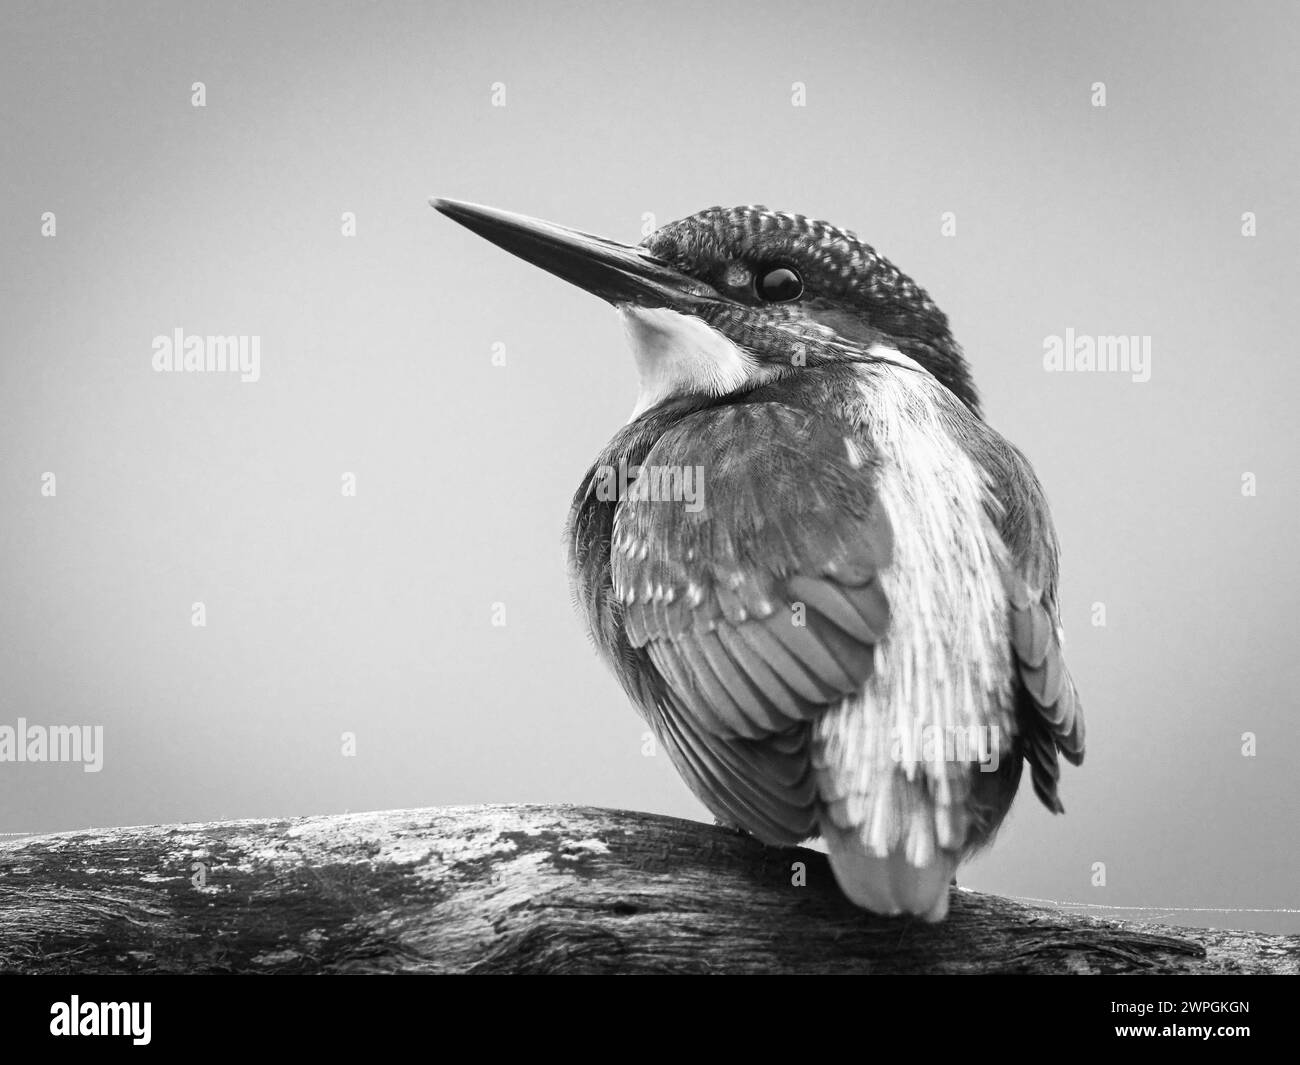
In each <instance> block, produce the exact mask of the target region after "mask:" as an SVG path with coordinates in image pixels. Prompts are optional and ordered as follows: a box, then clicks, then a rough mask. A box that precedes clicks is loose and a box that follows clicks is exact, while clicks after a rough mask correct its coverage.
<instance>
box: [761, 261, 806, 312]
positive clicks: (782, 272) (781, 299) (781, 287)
mask: <svg viewBox="0 0 1300 1065" xmlns="http://www.w3.org/2000/svg"><path fill="white" fill-rule="evenodd" d="M757 278H758V285H757V287H758V294H759V296H760V297H762V298H763V299H765V300H767V302H768V303H788V302H789V301H790V300H797V299H798V298H799V297H800V296H802V295H803V278H802V277H800V276H799V275H798V274H797V273H795V271H793V270H791V269H790V267H788V266H769V267H766V268H765V269H762V270H759V271H758V273H757Z"/></svg>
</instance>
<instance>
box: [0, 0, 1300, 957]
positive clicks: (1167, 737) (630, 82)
mask: <svg viewBox="0 0 1300 1065" xmlns="http://www.w3.org/2000/svg"><path fill="white" fill-rule="evenodd" d="M1296 54H1300V16H1298V15H1297V9H1296V8H1295V6H1294V5H1292V4H1286V3H1278V4H1251V3H1234V4H1231V5H1228V4H1224V5H1203V6H1198V5H1196V4H1173V3H1164V4H1159V3H1157V4H1142V5H1130V4H1126V3H1125V4H1118V3H1117V4H1075V3H1071V4H1064V3H1062V4H1052V3H1041V2H1033V3H1029V2H1026V3H1019V4H1016V3H1010V4H1000V5H992V4H978V3H976V4H968V3H951V4H949V3H932V4H916V3H901V2H900V3H879V4H818V3H809V4H795V5H791V4H785V3H773V2H759V0H747V2H745V3H740V4H727V3H714V4H709V5H699V4H671V3H669V4H663V3H658V4H654V5H648V4H647V5H641V4H614V5H594V4H592V5H586V4H565V5H545V6H542V5H538V7H537V8H536V9H535V10H533V9H526V8H525V7H524V5H519V4H504V3H465V4H451V3H435V4H391V3H375V4H317V3H312V4H276V5H261V4H234V5H229V4H220V5H216V4H212V5H209V4H176V3H166V4H122V5H107V4H67V5H58V6H55V5H47V4H31V5H24V4H17V3H14V2H12V0H10V2H8V3H6V4H5V5H4V9H3V13H0V108H2V109H3V110H2V112H0V178H2V184H3V188H4V190H5V195H4V197H3V200H2V201H0V298H2V301H3V304H2V306H3V315H2V316H0V345H2V347H0V678H3V683H2V684H0V724H13V723H14V722H15V721H16V719H17V718H18V717H20V716H23V717H26V718H27V719H29V720H30V721H32V722H33V723H42V724H92V725H93V724H98V725H102V726H103V727H104V729H105V761H104V768H103V771H102V772H100V773H97V774H92V773H83V772H82V771H81V769H80V767H78V766H75V765H33V764H21V765H15V764H11V763H4V764H0V832H24V831H51V830H58V829H67V828H80V827H85V826H88V825H95V826H102V825H120V824H138V823H152V822H174V821H192V820H207V819H213V818H234V817H257V816H281V815H297V814H314V813H328V812H334V811H342V810H345V809H350V810H353V811H357V810H365V809H380V808H390V807H410V806H427V805H443V804H459V803H478V802H489V801H491V802H521V801H538V802H576V803H587V804H593V805H607V806H615V807H627V808H635V809H644V810H653V811H659V812H664V813H672V814H679V815H682V816H687V817H703V816H705V814H704V811H703V809H702V807H700V806H699V805H698V804H697V803H696V802H695V801H694V799H693V798H692V797H691V796H690V795H689V793H688V792H687V791H686V789H685V787H684V785H682V784H681V783H679V781H678V780H677V777H676V775H675V774H674V772H673V770H672V767H671V765H670V764H669V761H668V759H667V757H666V756H664V755H663V754H662V753H661V754H660V755H659V756H658V757H652V758H647V757H644V756H643V755H642V753H641V733H642V731H643V726H642V723H641V721H640V719H639V718H638V717H637V716H636V715H635V714H634V712H633V711H632V710H631V708H630V707H629V706H628V705H627V703H626V701H625V699H624V697H623V695H622V693H621V691H620V690H619V689H618V688H617V686H616V685H615V683H614V681H613V680H612V678H611V677H610V676H609V675H607V673H606V672H605V670H604V668H603V667H602V666H601V664H600V663H599V662H598V661H597V660H596V658H595V656H594V654H593V652H592V651H591V650H590V649H589V647H588V644H587V641H586V638H585V636H584V633H583V630H582V628H581V625H580V623H579V621H578V619H577V617H576V616H575V615H574V613H573V611H572V610H571V607H570V603H569V595H568V591H567V587H566V578H565V572H564V566H563V562H562V550H561V531H562V527H563V522H564V518H565V514H566V511H567V506H568V501H569V498H570V496H571V494H572V492H573V490H574V488H575V487H576V485H577V482H578V479H579V477H580V475H581V474H582V472H583V471H584V469H585V468H586V465H587V464H588V463H589V461H590V460H591V458H592V457H593V456H594V455H595V453H596V451H597V449H598V448H599V447H600V445H601V444H602V443H603V442H604V441H605V440H606V439H607V438H608V437H609V436H610V435H612V433H613V432H614V431H615V430H616V428H617V427H618V426H619V425H620V424H622V422H623V421H624V420H625V418H626V416H627V413H628V411H629V410H630V409H631V405H632V401H633V396H634V377H633V371H632V366H631V360H630V358H629V357H628V356H627V354H626V352H625V351H624V348H623V342H622V338H621V335H620V332H619V328H618V323H617V320H616V319H615V316H614V315H613V313H612V312H610V311H609V309H608V308H606V307H605V306H604V305H603V304H601V303H599V302H598V301H596V300H594V299H592V298H590V297H587V296H585V295H584V294H582V293H581V292H579V291H577V290H575V289H570V288H569V287H567V286H565V285H564V284H562V283H561V282H559V281H557V280H555V279H552V278H549V277H547V276H545V275H543V274H541V273H540V272H539V271H536V270H534V269H533V268H531V267H529V266H527V265H525V264H523V263H521V262H519V261H517V260H514V259H512V258H510V257H508V256H507V255H505V254H504V253H502V252H499V251H498V250H497V249H494V248H492V247H491V246H489V245H488V244H486V243H485V242H483V241H481V240H479V239H477V238H475V237H473V236H472V235H471V234H469V233H467V232H465V231H463V230H461V229H459V228H458V227H456V226H455V225H453V224H452V223H451V222H449V221H448V220H446V219H444V218H441V217H439V216H438V215H436V214H435V213H434V212H433V211H432V210H431V209H430V208H429V207H428V206H427V205H426V202H425V201H426V198H427V197H428V196H430V195H441V196H450V197H456V198H462V199H470V200H475V201H478V202H482V203H488V204H493V205H496V206H501V207H506V208H509V209H513V210H518V211H523V212H525V213H528V214H533V215H538V216H541V217H545V218H550V219H553V220H555V221H558V222H562V223H566V224H570V225H575V226H578V227H579V228H582V229H586V230H589V231H592V232H598V233H603V234H606V235H608V236H611V237H614V238H617V239H623V240H628V241H635V240H638V239H640V235H641V227H642V224H643V215H645V214H646V213H651V214H653V215H654V216H655V218H656V219H657V220H658V222H659V223H661V224H662V223H664V222H667V221H669V220H671V219H674V218H678V217H681V216H683V215H686V214H689V213H692V212H694V211H696V210H699V209H701V208H703V207H707V206H710V205H712V204H715V203H720V204H728V205H729V204H735V203H756V202H757V203H766V204H768V205H769V206H772V207H776V208H780V209H785V210H794V211H800V212H803V213H806V214H811V215H814V216H817V217H821V218H825V219H827V220H829V221H831V222H833V223H835V224H838V225H842V226H845V227H847V228H850V229H853V230H855V231H857V232H858V233H859V234H860V235H861V236H862V237H863V238H864V239H866V240H867V241H869V242H870V243H872V244H873V245H875V246H876V247H877V248H878V249H880V251H881V252H883V253H884V254H885V255H887V256H889V257H890V258H891V259H892V260H893V261H894V262H895V263H897V264H898V265H899V266H900V267H901V268H902V269H903V270H904V271H906V272H907V273H909V274H910V275H911V276H912V277H914V278H915V279H916V280H917V281H918V282H919V283H920V284H921V285H923V286H925V287H926V288H927V289H928V290H929V291H930V293H931V294H932V295H933V296H934V298H935V299H936V300H937V301H938V303H939V304H940V305H941V306H942V307H944V309H945V310H946V311H947V312H948V314H949V315H950V317H951V319H952V321H953V325H954V328H955V331H956V334H957V336H958V338H959V339H960V340H961V342H962V343H963V344H964V346H965V348H966V351H967V354H968V355H969V357H970V359H971V362H972V364H973V366H974V369H975V374H976V379H977V381H978V383H979V385H980V387H981V389H982V392H983V395H984V397H985V403H986V410H987V413H988V417H989V420H990V421H991V422H992V423H993V424H994V425H995V426H996V427H997V428H998V429H999V430H1000V431H1002V432H1003V433H1004V434H1006V435H1007V436H1008V437H1010V438H1011V439H1012V440H1013V441H1015V442H1016V443H1018V444H1019V445H1020V446H1021V447H1022V448H1023V450H1024V451H1025V452H1026V453H1027V454H1028V455H1029V457H1030V458H1031V460H1032V461H1033V462H1034V464H1035V465H1036V467H1037V469H1038V471H1039V474H1040V476H1041V477H1042V479H1043V481H1044V483H1045V485H1046V487H1047V490H1048V494H1049V496H1050V498H1051V500H1052V503H1053V507H1054V511H1055V515H1056V520H1057V524H1058V528H1059V531H1060V535H1061V541H1062V548H1063V587H1062V596H1063V611H1064V620H1065V626H1066V630H1067V634H1068V638H1069V645H1068V646H1069V657H1070V662H1071V666H1072V669H1073V671H1074V673H1075V676H1076V679H1077V681H1078V684H1079V687H1080V690H1081V692H1082V694H1083V698H1084V704H1085V707H1086V708H1087V714H1088V723H1089V741H1090V750H1089V757H1088V762H1087V763H1086V765H1085V766H1084V767H1083V769H1082V770H1073V769H1069V768H1067V769H1066V770H1065V779H1064V782H1063V789H1062V794H1063V797H1064V801H1065V803H1066V806H1067V809H1068V810H1069V813H1068V815H1067V816H1066V817H1064V818H1052V817H1051V816H1050V815H1048V814H1047V813H1046V812H1045V811H1044V810H1043V809H1042V808H1041V807H1040V806H1039V805H1038V804H1037V803H1036V801H1034V799H1033V796H1032V794H1031V793H1030V791H1029V789H1028V788H1027V787H1026V789H1025V793H1024V794H1023V795H1022V797H1021V800H1020V802H1019V803H1018V804H1017V808H1016V811H1015V812H1014V813H1013V815H1012V817H1011V819H1010V821H1009V823H1008V825H1007V826H1006V828H1005V829H1004V830H1003V833H1002V837H1001V839H1000V841H999V842H998V844H997V845H996V846H995V847H994V848H993V849H992V851H991V852H990V853H989V854H988V855H987V856H986V857H984V858H982V859H980V860H979V861H978V862H977V863H976V864H974V865H973V866H971V867H968V868H967V870H966V871H965V872H964V874H963V877H962V879H963V882H964V883H965V884H966V885H968V886H972V887H977V888H980V889H985V890H991V891H998V892H1002V893H1007V894H1013V895H1021V896H1031V897H1044V898H1052V899H1059V900H1070V901H1079V902H1086V903H1091V904H1095V905H1107V906H1149V907H1161V908H1162V909H1158V910H1155V911H1152V913H1153V914H1154V915H1156V916H1164V917H1167V918H1168V919H1170V920H1176V921H1178V922H1181V923H1190V924H1209V925H1220V926H1224V925H1227V926H1243V927H1255V928H1260V929H1268V930H1277V931H1282V930H1290V931H1300V916H1298V915H1296V914H1289V915H1288V914H1282V913H1254V912H1232V913H1222V912H1215V913H1211V912H1203V913H1202V912H1191V913H1182V912H1176V913H1175V912H1172V910H1173V908H1175V907H1204V908H1209V909H1214V910H1230V909H1236V910H1247V909H1272V910H1277V909H1282V908H1288V907H1290V908H1296V907H1300V891H1297V881H1298V880H1300V877H1298V875H1297V874H1298V873H1300V858H1298V857H1297V854H1298V853H1300V851H1298V849H1297V842H1298V841H1297V830H1296V809H1297V805H1298V804H1297V800H1298V799H1300V784H1297V780H1300V775H1298V774H1297V772H1296V766H1297V765H1300V728H1297V724H1296V722H1297V697H1296V692H1297V691H1298V690H1300V653H1297V648H1296V636H1297V623H1296V613H1297V605H1298V604H1300V594H1298V593H1300V575H1298V573H1297V567H1296V565H1295V563H1294V556H1295V550H1296V544H1297V533H1298V532H1300V528H1298V525H1300V523H1298V522H1297V516H1298V513H1300V511H1298V508H1297V503H1296V485H1297V468H1296V467H1297V447H1296V442H1295V416H1294V413H1293V409H1292V404H1293V403H1294V397H1295V395H1296V393H1297V390H1298V389H1300V368H1298V364H1297V359H1296V354H1295V342H1294V325H1293V322H1292V319H1293V317H1294V307H1295V293H1296V286H1297V282H1300V277H1297V273H1298V270H1297V255H1296V248H1297V247H1298V246H1300V227H1298V226H1297V208H1298V207H1300V204H1298V203H1297V192H1296V190H1297V181H1296V175H1297V174H1298V173H1300V128H1298V126H1300V123H1298V122H1297V118H1298V116H1300V104H1298V102H1297V98H1296V93H1295V69H1294V63H1295V56H1296ZM196 81H202V82H204V83H205V86H206V92H207V102H206V107H203V108H195V107H193V106H191V85H192V83H193V82H196ZM1098 81H1100V82H1104V83H1105V85H1106V94H1107V105H1106V106H1105V107H1104V108H1099V107H1094V106H1092V104H1091V101H1090V97H1091V95H1092V88H1091V87H1092V85H1093V83H1094V82H1098ZM496 82H501V83H504V85H505V87H506V106H505V107H493V106H492V105H491V93H492V86H493V84H494V83H496ZM794 82H803V83H804V84H805V85H806V93H807V106H805V107H794V106H792V104H791V91H792V90H791V86H792V83H794ZM47 211H52V212H54V213H55V215H56V217H57V236H55V237H53V238H50V237H43V236H42V235H41V216H42V214H43V213H44V212H47ZM345 211H352V212H355V214H356V218H357V235H356V236H355V237H351V238H349V237H344V236H342V235H341V233H340V226H341V215H342V213H343V212H345ZM948 211H951V212H953V213H955V215H956V221H957V233H956V235H955V236H943V235H941V231H940V225H941V216H942V214H943V213H944V212H948ZM1247 211H1251V212H1254V213H1255V215H1256V217H1257V226H1258V232H1257V235H1256V236H1254V237H1243V236H1242V235H1241V229H1242V220H1241V219H1242V214H1243V212H1247ZM177 328H182V329H184V330H185V331H186V332H187V333H196V334H245V335H257V336H260V338H261V355H262V360H261V379H260V380H259V381H258V382H257V383H255V384H242V383H240V382H239V381H238V380H237V379H236V378H234V377H229V376H227V377H217V376H212V375H208V376H204V375H196V374H174V375H165V374H158V373H155V372H153V370H152V368H151V358H152V348H151V344H152V341H153V338H154V337H155V336H157V335H160V334H164V335H170V334H171V333H172V332H173V330H175V329H177ZM1067 328H1073V329H1074V330H1075V331H1076V332H1077V333H1081V334H1085V333H1086V334H1092V335H1109V334H1137V335H1149V336H1150V337H1151V338H1152V340H1151V344H1152V372H1151V379H1150V380H1149V381H1148V382H1146V383H1143V384H1138V383H1134V382H1133V381H1131V380H1130V379H1129V377H1127V376H1125V375H1121V374H1077V373H1076V374H1066V373H1062V374H1048V373H1045V372H1044V370H1043V366H1042V357H1043V344H1044V338H1046V337H1048V336H1051V335H1059V334H1063V333H1064V332H1065V330H1066V329H1067ZM494 344H504V345H505V352H506V365H505V366H504V367H494V366H493V365H492V361H491V359H492V350H493V345H494ZM47 471H51V472H54V473H55V474H56V475H57V478H58V480H57V485H58V494H57V496H56V497H54V498H45V497H42V495H41V492H40V488H41V477H42V475H43V474H44V473H45V472H47ZM345 471H351V472H353V473H355V474H356V477H357V486H358V487H357V496H356V498H344V497H343V496H342V494H341V491H340V482H341V477H342V475H343V473H344V472H345ZM1248 472H1249V473H1253V474H1254V475H1255V477H1256V479H1257V494H1256V495H1255V496H1253V497H1249V496H1243V494H1242V477H1243V474H1245V473H1248ZM196 601H202V602H203V603H204V604H205V605H206V609H207V625H206V627H204V628H195V627H193V626H192V625H191V623H190V617H191V615H190V611H191V603H193V602H196ZM494 602H503V603H505V604H506V610H507V615H506V616H507V625H506V626H505V627H504V628H496V627H493V626H492V624H491V611H492V604H493V603H494ZM1095 603H1102V604H1104V605H1105V611H1106V624H1105V626H1095V625H1093V624H1092V620H1093V617H1094V604H1095ZM344 731H352V732H355V733H356V734H357V743H358V748H357V756H356V757H352V758H345V757H342V756H341V754H340V734H341V733H342V732H344ZM1247 732H1249V733H1253V734H1254V735H1255V736H1256V737H1257V741H1256V742H1257V750H1256V754H1255V756H1254V757H1243V755H1242V753H1241V751H1242V743H1243V740H1242V736H1243V733H1247ZM1096 862H1104V863H1105V866H1106V881H1107V882H1106V886H1105V887H1098V886H1094V884H1093V864H1094V863H1096Z"/></svg>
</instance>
